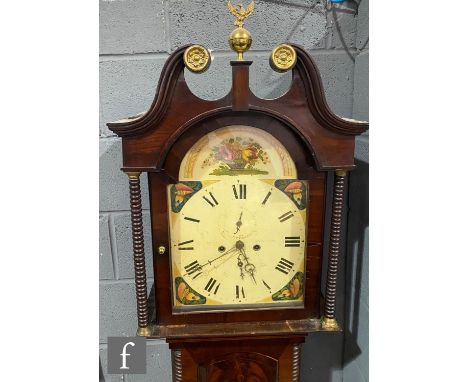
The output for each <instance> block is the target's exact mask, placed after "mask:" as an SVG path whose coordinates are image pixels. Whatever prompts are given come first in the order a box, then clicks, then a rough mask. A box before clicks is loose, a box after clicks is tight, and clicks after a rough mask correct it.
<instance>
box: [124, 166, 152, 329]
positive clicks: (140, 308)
mask: <svg viewBox="0 0 468 382" xmlns="http://www.w3.org/2000/svg"><path fill="white" fill-rule="evenodd" d="M127 175H128V180H129V185H130V210H131V217H132V240H133V263H134V267H135V286H136V300H137V315H138V331H137V335H139V336H149V335H151V328H150V325H149V314H148V300H147V287H146V265H145V247H144V240H143V213H142V211H141V190H140V173H139V172H127Z"/></svg>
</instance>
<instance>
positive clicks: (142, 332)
mask: <svg viewBox="0 0 468 382" xmlns="http://www.w3.org/2000/svg"><path fill="white" fill-rule="evenodd" d="M152 333H153V328H152V327H151V325H150V326H147V327H146V328H138V330H137V336H140V337H149V336H150V335H151V334H152Z"/></svg>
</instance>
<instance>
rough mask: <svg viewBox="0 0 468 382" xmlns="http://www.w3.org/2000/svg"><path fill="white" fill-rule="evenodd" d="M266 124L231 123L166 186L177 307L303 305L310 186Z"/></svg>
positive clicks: (202, 144)
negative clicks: (301, 178)
mask: <svg viewBox="0 0 468 382" xmlns="http://www.w3.org/2000/svg"><path fill="white" fill-rule="evenodd" d="M295 178H296V169H295V166H294V162H293V161H292V160H291V157H290V156H289V153H287V151H286V150H285V149H284V147H283V146H282V145H281V143H280V142H279V141H277V140H276V139H275V138H274V137H273V136H271V135H270V134H268V133H266V132H265V131H263V130H260V129H256V128H253V127H247V126H229V127H224V128H221V129H219V130H216V131H214V132H212V133H210V134H208V135H207V136H205V137H203V138H202V139H200V141H199V142H197V143H196V144H195V145H194V146H193V147H192V149H191V150H190V151H189V152H188V153H187V154H186V156H185V158H184V160H183V161H182V164H181V167H180V173H179V182H178V183H177V184H172V185H169V186H168V188H167V197H168V210H169V211H170V214H169V228H170V239H171V244H170V256H171V283H172V285H171V288H172V304H173V312H174V313H178V312H180V313H189V312H199V311H228V310H238V309H259V308H261V309H276V308H284V307H288V308H291V307H298V308H302V307H303V306H304V281H305V280H304V274H305V269H304V268H305V249H306V234H307V232H306V227H307V212H308V210H307V205H308V187H307V182H305V181H301V180H298V179H295Z"/></svg>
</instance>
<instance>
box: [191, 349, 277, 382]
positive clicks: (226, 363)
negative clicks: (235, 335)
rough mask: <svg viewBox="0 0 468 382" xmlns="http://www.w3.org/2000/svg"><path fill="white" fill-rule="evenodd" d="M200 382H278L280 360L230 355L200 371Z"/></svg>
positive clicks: (213, 361)
mask: <svg viewBox="0 0 468 382" xmlns="http://www.w3.org/2000/svg"><path fill="white" fill-rule="evenodd" d="M198 376H199V377H198V380H199V381H200V382H227V381H233V382H237V381H255V382H275V381H278V360H276V359H274V358H271V357H268V356H266V355H264V354H259V353H230V354H226V355H223V356H220V357H217V358H215V359H213V360H211V362H210V363H209V364H207V365H202V366H200V367H199V370H198Z"/></svg>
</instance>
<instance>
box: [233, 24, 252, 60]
mask: <svg viewBox="0 0 468 382" xmlns="http://www.w3.org/2000/svg"><path fill="white" fill-rule="evenodd" d="M251 45H252V36H251V35H250V32H249V31H248V30H247V29H244V28H236V29H234V30H233V31H232V32H231V34H230V35H229V46H230V47H231V49H232V50H233V51H234V52H236V53H237V60H238V61H243V60H244V53H245V52H247V51H248V50H249V49H250V46H251Z"/></svg>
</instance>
